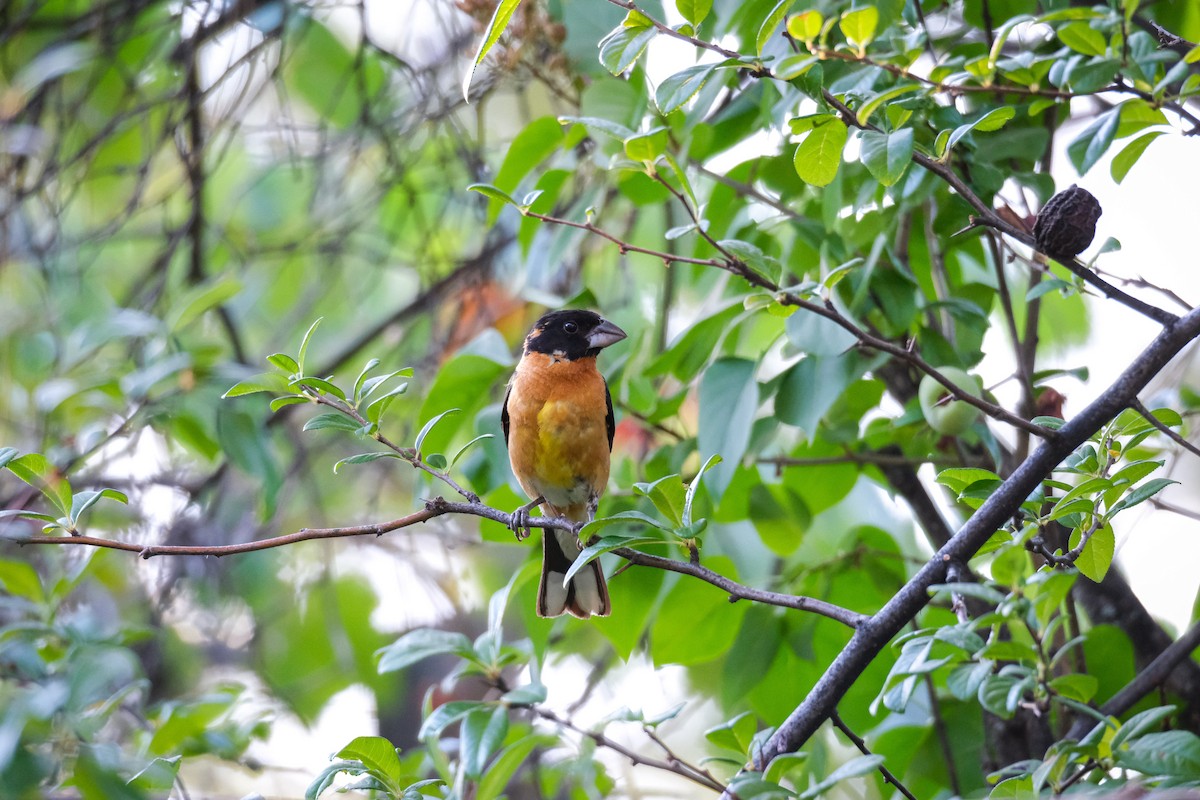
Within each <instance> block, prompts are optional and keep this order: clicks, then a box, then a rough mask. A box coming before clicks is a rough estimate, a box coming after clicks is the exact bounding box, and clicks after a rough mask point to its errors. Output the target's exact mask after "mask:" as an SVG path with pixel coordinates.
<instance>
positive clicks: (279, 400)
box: [271, 394, 312, 412]
mask: <svg viewBox="0 0 1200 800" xmlns="http://www.w3.org/2000/svg"><path fill="white" fill-rule="evenodd" d="M311 402H312V400H310V399H309V398H307V397H305V396H304V395H300V394H289V395H287V396H286V397H276V398H275V399H274V400H272V401H271V411H272V412H275V411H278V410H279V409H281V408H283V407H284V406H294V405H296V404H297V403H311Z"/></svg>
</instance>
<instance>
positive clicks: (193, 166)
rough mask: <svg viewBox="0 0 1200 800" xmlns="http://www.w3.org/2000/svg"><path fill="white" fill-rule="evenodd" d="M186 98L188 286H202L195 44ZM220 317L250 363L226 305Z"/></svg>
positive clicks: (238, 355)
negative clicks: (188, 208)
mask: <svg viewBox="0 0 1200 800" xmlns="http://www.w3.org/2000/svg"><path fill="white" fill-rule="evenodd" d="M184 95H185V97H186V100H187V112H186V119H185V124H186V126H187V152H186V153H185V154H184V156H183V162H184V168H185V169H186V170H187V177H188V186H189V187H190V189H191V198H190V199H191V204H192V209H191V216H190V217H189V218H188V223H187V232H186V236H187V240H188V245H189V256H188V283H191V284H198V283H201V282H202V281H203V280H204V279H205V277H206V272H205V269H204V235H205V228H206V226H207V218H206V217H205V214H204V187H205V181H206V179H207V175H206V173H205V171H204V144H205V141H204V112H203V102H204V93H203V92H202V91H201V89H200V65H199V45H198V43H197V42H192V43H191V46H190V47H188V50H187V65H186V67H185V70H184ZM216 310H217V315H218V316H219V317H220V319H221V325H222V326H223V327H224V328H225V332H226V335H227V336H228V337H229V344H230V347H232V348H233V355H234V358H235V359H236V360H238V361H240V362H241V363H243V364H245V363H247V362H248V359H247V357H246V350H245V348H244V347H243V346H242V337H241V335H240V334H239V333H238V330H237V327H236V326H235V325H234V322H233V317H232V316H230V314H229V309H227V308H226V307H225V306H224V305H220V306H218V307H217V309H216Z"/></svg>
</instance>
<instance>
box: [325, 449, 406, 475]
mask: <svg viewBox="0 0 1200 800" xmlns="http://www.w3.org/2000/svg"><path fill="white" fill-rule="evenodd" d="M381 458H400V455H399V454H398V453H393V452H391V451H390V450H378V451H376V452H374V453H359V454H358V455H356V456H350V457H348V458H343V459H342V460H341V461H339V462H337V463H336V464H334V465H333V474H334V475H337V474H338V473H339V472H341V470H342V467H344V466H346V465H347V464H369V463H371V462H372V461H379V460H380V459H381Z"/></svg>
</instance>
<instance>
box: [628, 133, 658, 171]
mask: <svg viewBox="0 0 1200 800" xmlns="http://www.w3.org/2000/svg"><path fill="white" fill-rule="evenodd" d="M667 141H668V140H667V129H666V128H655V129H654V130H652V131H648V132H646V133H639V134H637V135H635V136H633V137H631V138H629V139H626V140H625V155H626V156H627V157H628V158H629V160H630V161H647V162H651V163H653V162H654V161H656V160H658V157H659V156H661V155H662V154H663V153H665V152H666V150H667Z"/></svg>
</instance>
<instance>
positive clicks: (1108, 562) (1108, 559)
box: [1074, 524, 1117, 583]
mask: <svg viewBox="0 0 1200 800" xmlns="http://www.w3.org/2000/svg"><path fill="white" fill-rule="evenodd" d="M1074 538H1075V539H1076V540H1078V538H1079V537H1078V536H1075V537H1074ZM1116 547H1117V538H1116V536H1115V535H1114V534H1113V529H1112V526H1111V525H1108V524H1105V525H1102V526H1100V528H1099V529H1098V530H1097V531H1096V532H1095V533H1093V534H1092V538H1090V539H1088V542H1087V544H1086V545H1084V546H1083V552H1081V553H1080V554H1079V558H1077V559H1076V560H1075V567H1076V568H1077V569H1078V570H1079V571H1080V572H1082V573H1083V574H1084V575H1086V576H1087V577H1088V578H1090V579H1091V580H1093V581H1095V582H1096V583H1100V582H1101V581H1102V580H1104V576H1105V575H1106V574H1107V573H1108V568H1109V567H1110V566H1112V560H1113V554H1114V552H1115V551H1116Z"/></svg>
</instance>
